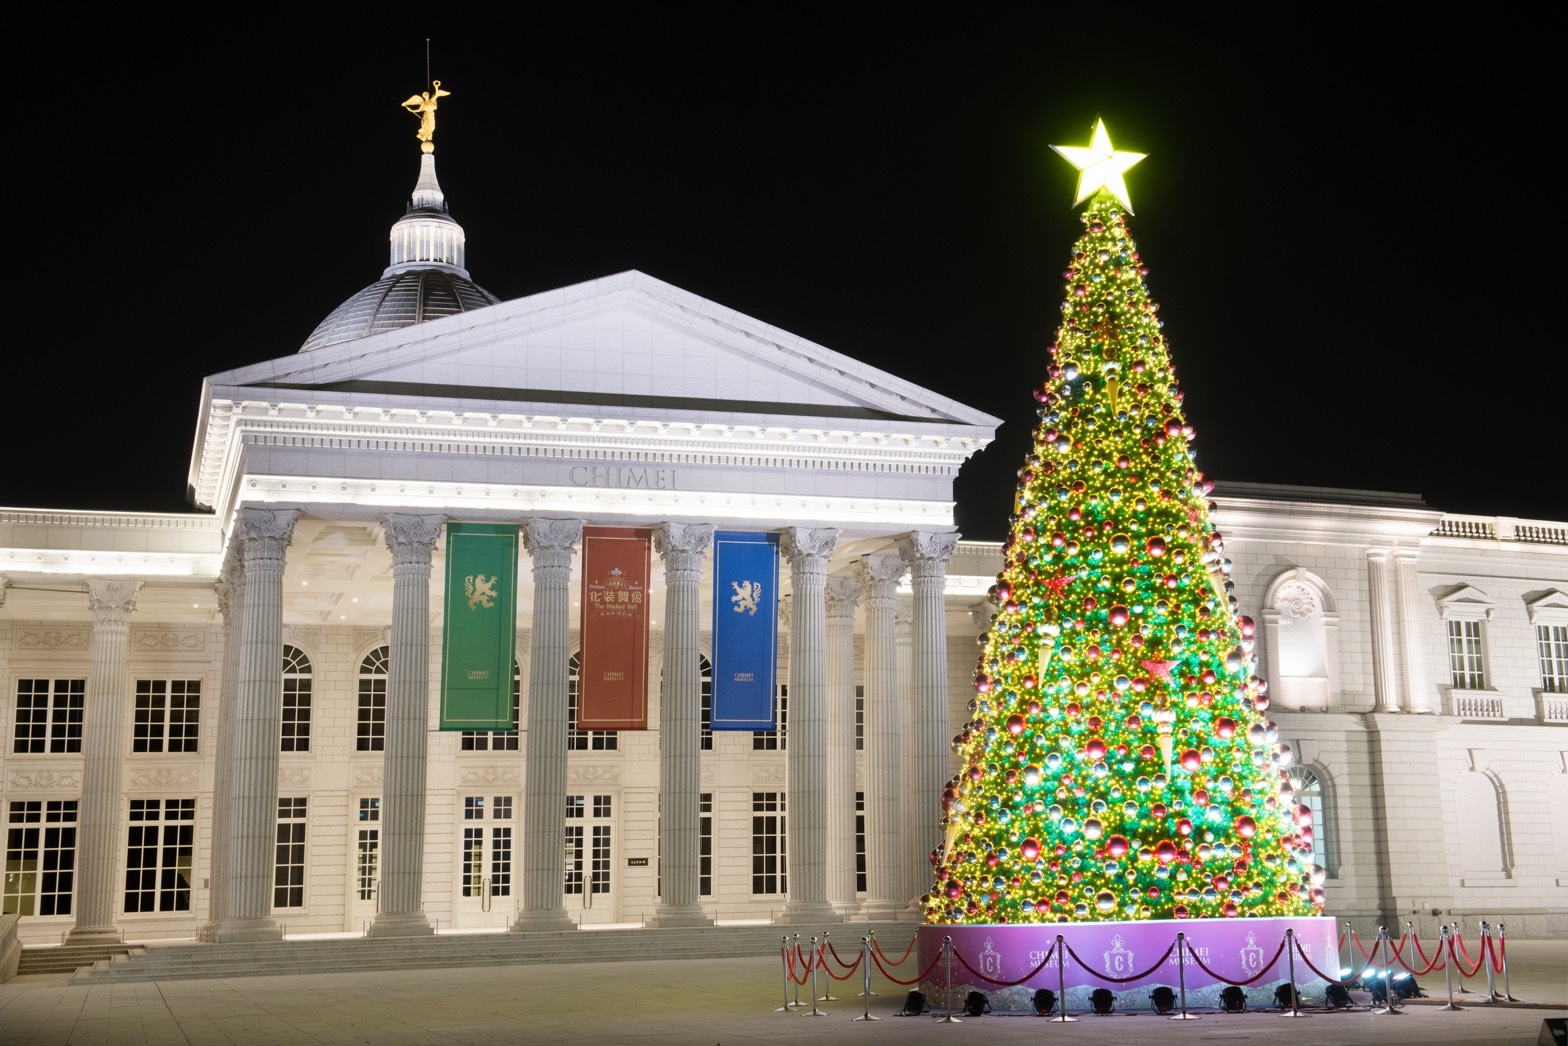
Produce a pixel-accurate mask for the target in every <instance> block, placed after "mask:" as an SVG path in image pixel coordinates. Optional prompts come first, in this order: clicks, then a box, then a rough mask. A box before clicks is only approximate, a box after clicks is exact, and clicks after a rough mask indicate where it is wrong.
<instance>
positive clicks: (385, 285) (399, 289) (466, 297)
mask: <svg viewBox="0 0 1568 1046" xmlns="http://www.w3.org/2000/svg"><path fill="white" fill-rule="evenodd" d="M500 300H501V299H499V298H497V297H496V296H495V295H494V294H491V293H490V292H489V291H487V290H485V289H484V288H483V287H481V286H479V285H478V284H477V283H475V282H474V281H473V280H470V279H469V278H468V276H467V274H466V273H465V274H463V275H459V274H458V273H456V272H453V271H451V270H450V269H438V268H429V269H408V270H405V271H403V272H399V273H394V274H392V275H388V276H383V277H381V279H379V280H377V281H376V282H375V283H372V284H371V285H370V286H369V287H366V288H365V289H364V290H362V291H360V292H359V293H358V294H356V295H354V296H353V297H352V298H350V299H349V300H348V301H346V302H344V303H343V304H342V305H339V306H338V307H337V308H335V309H333V310H332V313H331V315H329V316H328V317H327V318H326V319H324V320H322V321H321V323H320V324H319V325H318V326H317V327H316V329H315V331H314V332H313V333H312V334H311V336H310V337H308V338H306V339H305V344H304V345H302V346H300V350H299V351H301V352H311V351H313V350H315V349H324V348H326V347H327V346H328V345H338V344H340V343H342V342H345V341H355V340H357V339H359V338H368V337H370V336H371V335H372V334H382V333H384V332H386V331H391V330H398V329H400V328H403V327H412V326H413V325H414V324H416V323H424V322H425V321H426V320H434V319H439V318H440V317H442V316H455V315H457V314H458V313H460V312H470V311H472V310H474V309H482V308H484V307H485V306H486V305H494V304H495V303H496V302H498V301H500Z"/></svg>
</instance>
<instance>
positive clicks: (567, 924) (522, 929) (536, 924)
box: [512, 908, 577, 933]
mask: <svg viewBox="0 0 1568 1046" xmlns="http://www.w3.org/2000/svg"><path fill="white" fill-rule="evenodd" d="M575 929H577V924H576V923H575V922H573V921H572V917H571V916H570V915H567V914H566V909H565V908H534V909H524V910H523V911H521V912H518V913H517V919H516V920H515V921H513V923H512V932H513V933H538V932H540V931H549V930H575Z"/></svg>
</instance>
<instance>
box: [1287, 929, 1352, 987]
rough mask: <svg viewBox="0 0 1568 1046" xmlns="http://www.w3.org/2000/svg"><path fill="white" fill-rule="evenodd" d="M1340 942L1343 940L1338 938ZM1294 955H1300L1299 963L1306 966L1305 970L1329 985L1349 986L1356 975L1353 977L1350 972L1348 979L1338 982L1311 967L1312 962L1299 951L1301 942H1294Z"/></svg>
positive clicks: (1304, 953)
mask: <svg viewBox="0 0 1568 1046" xmlns="http://www.w3.org/2000/svg"><path fill="white" fill-rule="evenodd" d="M1340 940H1341V941H1343V940H1344V938H1340ZM1296 954H1297V955H1300V956H1301V961H1302V962H1304V963H1306V964H1307V969H1309V970H1311V971H1312V972H1313V973H1315V974H1317V975H1318V976H1319V977H1321V978H1323V979H1324V980H1325V981H1327V982H1328V983H1330V984H1351V983H1353V982H1354V981H1355V979H1356V975H1355V973H1354V972H1352V973H1351V975H1350V976H1349V977H1346V978H1345V979H1344V980H1340V979H1339V978H1337V977H1330V976H1329V975H1328V974H1326V973H1324V972H1323V971H1322V970H1320V969H1318V968H1317V967H1316V966H1313V965H1312V960H1311V959H1309V958H1307V953H1306V952H1304V951H1302V950H1301V942H1300V941H1297V942H1296Z"/></svg>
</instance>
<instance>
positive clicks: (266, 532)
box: [234, 508, 299, 545]
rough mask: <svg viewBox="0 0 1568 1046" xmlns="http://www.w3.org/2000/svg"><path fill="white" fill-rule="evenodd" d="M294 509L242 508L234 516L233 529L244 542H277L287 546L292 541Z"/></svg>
mask: <svg viewBox="0 0 1568 1046" xmlns="http://www.w3.org/2000/svg"><path fill="white" fill-rule="evenodd" d="M297 519H299V513H298V512H297V511H295V510H294V509H269V508H242V509H240V510H239V511H237V512H236V513H235V514H234V529H235V530H236V531H238V533H239V536H240V537H242V538H244V539H245V540H246V541H277V542H280V543H281V544H282V545H287V544H288V543H289V542H290V541H292V540H293V539H294V521H295V520H297Z"/></svg>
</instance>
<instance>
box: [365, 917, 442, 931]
mask: <svg viewBox="0 0 1568 1046" xmlns="http://www.w3.org/2000/svg"><path fill="white" fill-rule="evenodd" d="M435 932H436V931H435V929H434V928H433V927H432V926H431V925H430V920H429V919H426V918H425V913H424V912H398V913H392V912H382V913H381V914H380V915H378V916H376V918H375V920H374V921H372V922H371V924H370V930H369V932H368V933H367V934H366V936H368V937H428V936H430V935H431V934H433V933H435Z"/></svg>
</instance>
